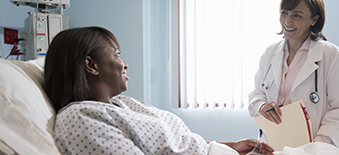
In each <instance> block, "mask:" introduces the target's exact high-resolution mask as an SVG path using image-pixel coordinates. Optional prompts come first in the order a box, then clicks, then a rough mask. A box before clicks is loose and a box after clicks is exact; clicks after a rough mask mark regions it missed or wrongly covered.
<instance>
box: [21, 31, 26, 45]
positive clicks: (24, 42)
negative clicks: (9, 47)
mask: <svg viewBox="0 0 339 155" xmlns="http://www.w3.org/2000/svg"><path fill="white" fill-rule="evenodd" d="M20 38H22V39H26V32H25V31H20ZM20 43H21V44H20V45H21V47H26V41H25V40H22V41H20Z"/></svg>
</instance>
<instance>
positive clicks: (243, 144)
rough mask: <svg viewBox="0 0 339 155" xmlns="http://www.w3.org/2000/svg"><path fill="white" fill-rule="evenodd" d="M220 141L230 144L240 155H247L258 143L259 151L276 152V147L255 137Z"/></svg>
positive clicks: (268, 153) (269, 154)
mask: <svg viewBox="0 0 339 155" xmlns="http://www.w3.org/2000/svg"><path fill="white" fill-rule="evenodd" d="M219 143H221V144H225V145H228V146H229V147H231V148H233V149H234V150H236V151H237V152H238V153H239V154H240V155H245V154H247V153H249V152H251V151H252V150H253V149H254V148H256V145H257V144H258V146H257V148H256V149H258V151H257V153H260V154H267V155H272V154H273V152H274V149H273V148H272V147H271V146H269V145H267V144H266V143H264V142H259V141H257V140H254V139H245V140H240V141H237V142H219Z"/></svg>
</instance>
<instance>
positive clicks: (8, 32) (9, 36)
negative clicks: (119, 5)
mask: <svg viewBox="0 0 339 155" xmlns="http://www.w3.org/2000/svg"><path fill="white" fill-rule="evenodd" d="M18 32H19V31H18V30H14V29H9V28H4V41H5V44H13V45H14V43H15V39H18Z"/></svg>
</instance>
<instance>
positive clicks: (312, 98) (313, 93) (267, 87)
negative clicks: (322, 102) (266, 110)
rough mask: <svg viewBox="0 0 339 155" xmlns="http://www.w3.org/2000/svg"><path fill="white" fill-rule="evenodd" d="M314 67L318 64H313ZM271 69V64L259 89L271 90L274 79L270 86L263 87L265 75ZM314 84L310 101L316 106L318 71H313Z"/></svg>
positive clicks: (317, 99)
mask: <svg viewBox="0 0 339 155" xmlns="http://www.w3.org/2000/svg"><path fill="white" fill-rule="evenodd" d="M315 64H316V65H318V62H315ZM271 67H272V64H270V66H269V67H268V69H267V71H266V74H265V76H264V79H263V82H262V83H261V85H260V87H263V88H265V89H266V90H268V89H271V87H272V85H273V83H274V79H273V80H272V82H271V84H270V85H268V86H265V83H264V81H265V80H266V78H267V75H268V72H269V71H270V69H271ZM314 84H315V91H314V92H312V93H311V94H310V100H311V101H312V102H313V103H314V104H317V103H318V102H319V99H320V98H319V95H318V69H316V70H315V75H314Z"/></svg>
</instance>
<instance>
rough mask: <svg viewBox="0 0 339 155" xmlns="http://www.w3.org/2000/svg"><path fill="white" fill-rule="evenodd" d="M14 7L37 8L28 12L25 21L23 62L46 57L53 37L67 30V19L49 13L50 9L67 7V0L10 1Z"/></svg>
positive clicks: (68, 21) (61, 15)
mask: <svg viewBox="0 0 339 155" xmlns="http://www.w3.org/2000/svg"><path fill="white" fill-rule="evenodd" d="M10 1H11V2H12V3H13V4H15V5H18V6H19V5H24V6H31V7H34V8H37V11H36V12H28V15H29V16H28V17H27V18H26V19H25V33H26V34H25V36H26V37H25V40H26V52H25V56H24V57H25V60H31V59H36V58H39V57H43V56H45V55H46V53H47V50H48V46H49V44H50V43H51V42H52V40H53V38H54V36H55V35H56V34H58V33H59V32H60V31H62V30H65V29H68V28H69V23H70V20H69V17H68V16H67V15H63V13H62V12H61V13H50V9H60V8H61V9H64V8H68V7H69V0H10Z"/></svg>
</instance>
